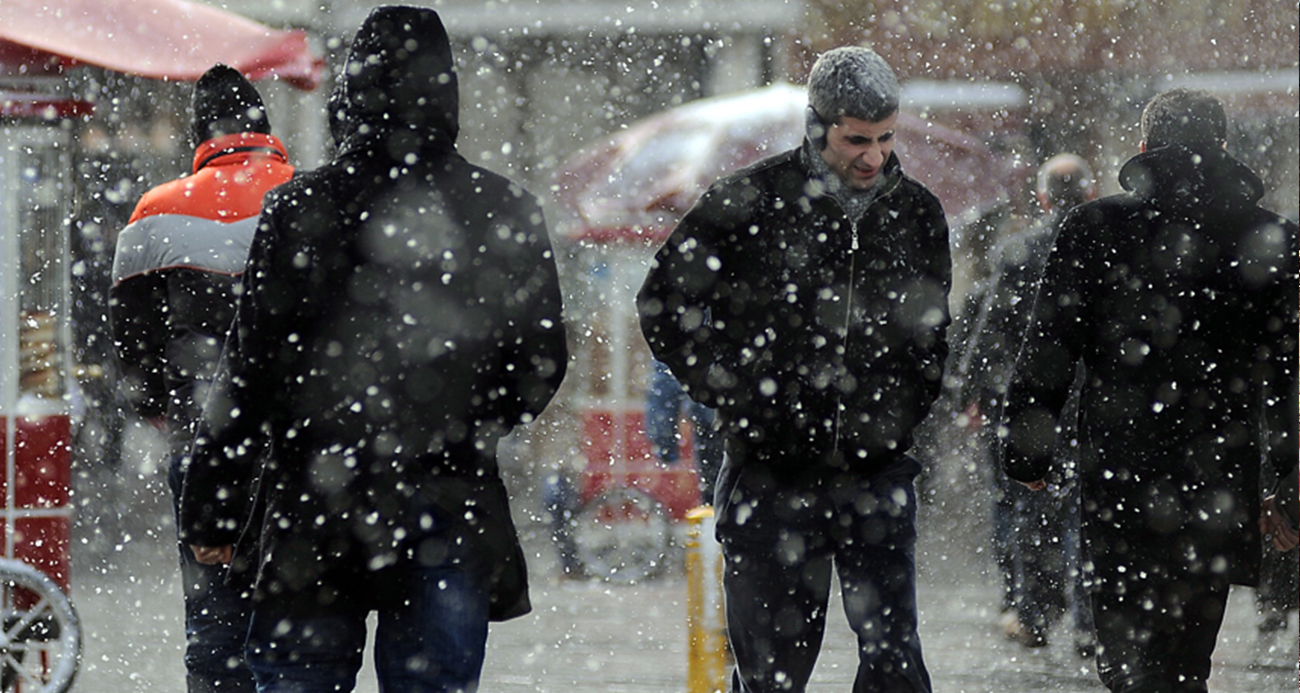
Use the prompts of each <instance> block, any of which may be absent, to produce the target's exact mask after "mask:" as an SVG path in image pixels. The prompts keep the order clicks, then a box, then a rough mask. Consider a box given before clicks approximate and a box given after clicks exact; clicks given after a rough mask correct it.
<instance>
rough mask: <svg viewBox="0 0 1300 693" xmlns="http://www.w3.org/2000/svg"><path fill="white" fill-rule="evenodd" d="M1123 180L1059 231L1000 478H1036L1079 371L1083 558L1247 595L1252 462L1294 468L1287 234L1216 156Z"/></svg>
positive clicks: (1255, 471) (1155, 166)
mask: <svg viewBox="0 0 1300 693" xmlns="http://www.w3.org/2000/svg"><path fill="white" fill-rule="evenodd" d="M1120 183H1121V185H1122V186H1123V187H1124V189H1125V190H1127V191H1128V192H1127V193H1125V194H1121V195H1115V196H1111V197H1107V198H1104V199H1102V200H1098V201H1095V202H1092V203H1088V204H1084V205H1081V206H1079V207H1076V208H1075V209H1074V210H1073V211H1071V212H1070V213H1069V214H1068V215H1067V216H1066V218H1065V220H1064V221H1063V223H1062V226H1061V229H1060V232H1059V234H1058V236H1057V241H1056V247H1055V248H1054V250H1053V252H1052V255H1051V258H1050V259H1049V261H1048V266H1047V269H1046V272H1045V274H1044V279H1043V284H1042V286H1041V288H1040V293H1039V295H1038V299H1037V302H1036V305H1035V315H1034V326H1033V327H1032V328H1031V329H1030V331H1029V333H1028V335H1027V341H1026V344H1025V347H1024V353H1023V355H1022V358H1021V362H1020V364H1019V365H1018V368H1017V375H1016V378H1015V380H1014V381H1013V384H1012V387H1011V392H1010V394H1009V395H1008V404H1007V412H1006V414H1007V419H1006V423H1007V425H1008V427H1009V428H1008V431H1009V439H1008V441H1007V444H1006V449H1005V453H1004V459H1003V465H1004V467H1005V469H1006V471H1007V474H1008V475H1009V476H1011V477H1012V478H1013V479H1017V480H1021V481H1032V480H1035V479H1041V478H1043V476H1044V474H1045V473H1046V472H1047V470H1048V469H1049V467H1050V465H1051V463H1052V458H1051V454H1050V451H1051V446H1052V444H1053V438H1054V437H1055V436H1054V434H1053V431H1054V428H1055V425H1056V421H1057V419H1058V417H1059V414H1060V411H1061V408H1062V406H1063V405H1064V403H1065V401H1066V398H1067V397H1068V396H1069V394H1070V391H1071V387H1070V383H1071V380H1072V378H1073V375H1074V368H1075V365H1076V364H1077V363H1082V364H1083V366H1084V368H1085V369H1086V377H1085V378H1084V381H1083V385H1082V392H1081V399H1080V405H1079V407H1080V414H1079V416H1080V418H1079V428H1080V430H1079V441H1080V468H1079V474H1080V481H1081V488H1082V494H1083V506H1084V536H1085V539H1086V540H1087V541H1088V542H1089V543H1090V545H1091V546H1092V547H1093V548H1094V560H1095V561H1106V562H1107V563H1106V565H1108V566H1110V567H1112V568H1113V567H1115V566H1121V565H1126V564H1133V563H1134V562H1137V561H1143V562H1145V563H1143V564H1144V565H1147V564H1150V563H1151V562H1154V563H1157V564H1162V565H1164V566H1165V567H1168V568H1170V569H1172V570H1186V571H1191V572H1193V573H1197V574H1201V575H1206V576H1210V575H1216V574H1217V575H1219V576H1221V577H1223V578H1226V579H1230V580H1232V581H1234V582H1239V583H1245V584H1251V583H1252V582H1253V581H1254V580H1255V579H1256V576H1257V572H1258V564H1259V557H1260V555H1261V547H1260V536H1259V529H1258V525H1257V519H1258V517H1259V509H1260V502H1259V501H1260V489H1259V483H1260V482H1259V478H1260V476H1259V472H1260V459H1261V455H1263V454H1267V455H1268V456H1269V458H1270V459H1271V460H1272V463H1273V464H1274V465H1275V466H1276V468H1277V470H1278V476H1279V478H1286V477H1288V476H1289V475H1291V474H1292V473H1294V471H1295V469H1296V452H1295V451H1296V445H1295V441H1294V440H1293V438H1294V436H1295V422H1296V413H1295V397H1294V394H1295V392H1296V371H1295V359H1296V331H1297V314H1296V313H1297V306H1296V282H1297V275H1296V252H1297V248H1296V225H1295V223H1293V222H1291V221H1289V220H1287V219H1285V218H1282V217H1279V216H1278V215H1276V214H1273V213H1271V212H1268V211H1266V210H1264V209H1261V208H1259V207H1258V206H1257V202H1258V200H1259V199H1260V197H1261V196H1262V195H1263V185H1262V183H1261V182H1260V180H1259V178H1258V177H1256V176H1255V174H1254V173H1252V172H1251V171H1250V170H1249V169H1248V168H1247V167H1246V166H1245V165H1243V164H1241V163H1240V162H1238V161H1237V160H1235V159H1233V158H1232V157H1231V156H1229V155H1228V154H1227V153H1226V152H1224V151H1223V150H1222V149H1221V148H1218V147H1203V148H1197V149H1195V150H1193V149H1188V148H1184V147H1181V146H1168V147H1163V148H1159V149H1155V150H1151V151H1148V152H1146V153H1143V154H1140V155H1138V156H1136V157H1134V158H1133V159H1131V160H1130V161H1128V162H1127V163H1126V164H1125V165H1124V167H1123V169H1122V170H1121V171H1120ZM1261 431H1263V432H1265V433H1266V434H1267V439H1264V438H1265V437H1266V436H1265V435H1263V434H1261ZM1283 492H1285V493H1289V494H1295V493H1296V490H1295V488H1294V487H1292V488H1290V489H1289V490H1286V491H1283ZM1292 497H1294V496H1292Z"/></svg>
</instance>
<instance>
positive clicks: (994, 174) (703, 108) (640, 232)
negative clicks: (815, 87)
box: [557, 84, 1015, 241]
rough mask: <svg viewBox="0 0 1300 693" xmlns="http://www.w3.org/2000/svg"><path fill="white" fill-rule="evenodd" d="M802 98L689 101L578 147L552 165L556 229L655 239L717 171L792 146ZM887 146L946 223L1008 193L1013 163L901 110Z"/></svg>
mask: <svg viewBox="0 0 1300 693" xmlns="http://www.w3.org/2000/svg"><path fill="white" fill-rule="evenodd" d="M807 104H808V99H807V94H806V92H805V90H804V89H803V88H802V87H797V86H794V85H791V84H776V85H773V86H770V87H764V88H762V89H755V90H752V91H746V92H741V93H738V94H729V95H726V96H720V97H716V98H710V99H702V100H699V101H693V102H691V103H689V104H686V105H684V106H681V107H679V108H674V109H671V110H668V111H664V112H662V113H658V114H656V115H653V116H650V117H648V118H646V119H644V120H641V121H639V122H637V123H635V124H634V125H632V126H630V127H628V128H627V129H626V130H623V131H621V132H619V133H617V134H615V135H613V136H612V137H610V138H608V139H607V140H605V141H603V142H600V143H599V144H597V145H595V146H593V147H589V148H587V149H584V150H583V151H581V152H579V153H578V154H576V155H574V156H573V157H572V158H570V159H569V160H568V161H567V162H565V164H564V165H563V166H561V168H560V169H559V172H558V173H557V183H558V185H559V199H560V202H561V204H562V205H563V206H564V207H565V209H566V211H567V212H568V213H569V215H570V216H571V217H572V218H571V219H566V220H562V222H561V227H562V230H563V233H564V235H565V236H566V237H568V238H570V239H575V240H579V239H587V240H594V241H614V240H636V239H640V240H648V241H656V240H662V238H663V237H664V236H665V235H666V234H667V233H668V232H669V231H671V229H672V226H673V225H674V224H675V223H676V221H677V220H678V219H680V218H681V216H682V215H683V214H684V213H685V212H686V210H688V209H689V208H690V206H691V205H692V204H693V203H694V202H695V200H696V198H698V197H699V196H700V194H702V193H703V192H704V190H705V188H707V187H708V185H709V184H710V183H712V182H713V181H714V180H716V179H717V178H718V177H720V176H722V175H724V174H726V173H728V172H730V171H733V170H736V169H737V168H740V167H743V166H745V165H748V164H750V163H753V162H756V161H758V160H760V159H762V158H765V157H767V156H771V155H773V154H776V153H778V152H781V151H784V150H786V149H790V148H793V147H795V146H798V144H799V143H800V142H801V141H802V140H803V136H804V111H805V107H806V106H807ZM895 151H897V152H898V157H899V160H900V161H901V162H902V165H903V170H904V171H905V172H906V173H908V174H909V175H911V176H912V177H914V178H916V179H918V180H920V181H921V182H922V183H924V184H925V185H926V186H927V187H929V188H930V189H931V190H932V191H934V193H935V194H936V195H938V196H939V199H940V201H942V202H943V206H944V210H945V211H947V213H948V217H949V220H950V221H951V222H953V223H954V225H958V224H960V223H962V222H964V221H968V220H970V219H972V218H974V217H975V216H977V215H979V214H980V213H981V212H983V211H986V210H987V209H989V208H990V207H992V206H995V205H997V204H999V203H1001V202H1003V201H1005V200H1006V199H1007V192H1006V191H1007V185H1006V181H1007V176H1008V174H1009V173H1010V172H1012V171H1013V170H1014V168H1015V167H1014V165H1013V164H1012V163H1010V162H1007V161H1005V160H1004V159H1003V158H1002V157H999V156H998V155H996V154H994V153H993V152H992V151H991V150H990V149H989V148H988V147H986V146H985V145H984V144H983V143H982V142H979V141H978V140H976V139H974V138H972V137H970V136H968V135H965V134H963V133H961V132H958V131H956V130H953V129H951V128H948V127H945V126H943V125H940V124H938V123H935V122H933V121H929V120H923V119H921V118H918V117H916V116H914V115H911V114H909V113H907V112H903V113H901V114H900V115H899V119H898V130H897V134H896V136H895Z"/></svg>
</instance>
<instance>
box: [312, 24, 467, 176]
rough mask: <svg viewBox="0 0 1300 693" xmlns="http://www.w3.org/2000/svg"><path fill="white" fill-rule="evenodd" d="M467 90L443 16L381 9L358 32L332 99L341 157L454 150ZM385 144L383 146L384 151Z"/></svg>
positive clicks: (332, 119) (332, 127) (333, 128)
mask: <svg viewBox="0 0 1300 693" xmlns="http://www.w3.org/2000/svg"><path fill="white" fill-rule="evenodd" d="M459 114H460V88H459V85H458V84H457V81H456V72H455V62H454V61H453V59H452V56H451V42H450V40H449V39H448V38H447V30H446V29H445V28H444V27H443V25H442V20H441V19H440V18H439V17H438V13H437V12H435V11H433V10H431V9H427V8H420V7H403V6H389V7H379V8H376V9H375V10H374V11H372V12H371V13H370V16H368V17H366V20H365V22H363V23H362V24H361V28H360V29H358V30H357V34H356V37H355V38H354V39H353V42H352V49H351V50H350V51H349V52H348V58H347V61H346V62H345V63H344V66H343V72H342V74H341V75H340V76H339V78H338V83H337V84H336V86H335V88H334V92H333V93H332V94H331V95H330V130H331V131H332V133H333V135H334V140H335V142H336V143H337V144H338V147H339V152H340V153H350V152H354V151H357V150H358V149H364V150H369V151H374V152H376V153H378V152H387V154H388V155H389V156H391V157H393V158H396V159H400V158H401V157H402V156H403V155H404V154H405V153H407V152H412V151H420V150H428V149H429V148H430V147H434V148H437V149H451V148H453V147H454V146H455V142H456V135H457V134H458V132H459V130H460V125H459ZM380 143H382V145H383V146H382V147H378V146H377V145H379V144H380Z"/></svg>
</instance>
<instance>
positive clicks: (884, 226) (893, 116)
mask: <svg viewBox="0 0 1300 693" xmlns="http://www.w3.org/2000/svg"><path fill="white" fill-rule="evenodd" d="M898 95H899V87H898V82H897V79H896V78H895V76H894V72H893V70H892V69H891V68H890V67H889V65H888V63H886V62H885V61H884V59H882V58H881V57H880V56H879V55H877V54H876V53H874V52H872V51H870V50H868V49H865V48H838V49H835V50H832V51H829V52H827V53H825V54H824V55H822V56H821V57H820V58H819V59H818V60H817V63H816V64H815V65H814V67H813V69H812V73H811V75H810V77H809V82H808V97H809V112H808V134H807V137H806V138H805V141H804V143H803V145H802V146H801V147H799V148H796V149H793V150H791V151H787V152H784V153H781V154H777V155H776V156H773V157H771V158H768V159H766V160H764V161H761V162H759V163H757V164H755V165H753V166H750V167H748V168H745V169H743V170H740V171H738V172H735V173H733V174H731V175H728V176H726V177H724V178H722V179H720V180H719V181H717V182H716V183H714V184H713V185H712V186H711V187H710V188H709V189H708V190H707V191H706V192H705V193H704V195H703V196H702V197H701V199H700V200H699V201H698V202H697V203H696V205H695V206H694V207H693V208H692V209H691V210H690V211H689V212H688V213H687V214H686V216H685V217H684V218H683V219H682V221H681V222H680V223H679V224H678V225H677V227H676V228H675V229H674V230H673V233H672V235H671V236H670V237H669V238H668V240H667V242H665V244H664V245H663V247H662V248H661V249H660V250H659V251H658V253H657V254H656V255H655V258H654V262H653V264H652V266H651V270H650V273H649V276H648V277H647V278H646V280H645V283H644V285H643V286H642V287H641V291H640V294H639V295H638V306H639V310H640V315H641V328H642V331H643V332H644V334H645V337H646V339H647V341H648V342H649V344H650V348H651V350H652V351H653V352H654V355H655V357H656V358H657V359H659V360H660V361H663V362H664V363H666V364H667V365H668V367H669V368H670V369H671V370H672V372H673V375H674V376H676V377H677V379H678V380H679V381H680V382H681V383H682V384H683V385H684V386H685V387H686V388H687V392H688V394H689V396H690V397H691V398H692V399H694V400H695V401H697V402H700V403H702V404H706V405H709V406H711V407H715V408H716V409H717V411H718V416H719V417H720V418H721V424H720V430H722V431H723V434H724V436H725V440H726V459H725V461H724V462H723V470H722V473H721V474H720V475H719V479H718V481H717V490H716V493H715V500H716V505H715V507H716V508H717V517H718V521H717V535H718V539H719V540H720V541H721V543H722V550H723V554H724V556H725V558H726V568H725V572H724V577H723V587H724V591H725V595H726V614H727V628H728V634H729V638H730V643H731V646H732V649H733V652H734V654H735V660H736V668H735V672H734V675H733V689H734V690H735V691H744V692H747V693H748V692H758V691H763V692H766V691H794V692H798V691H802V690H804V687H805V686H806V685H807V682H808V678H809V676H810V674H811V673H812V668H813V664H814V662H815V661H816V658H817V654H818V650H819V649H820V646H821V639H822V634H823V632H824V628H825V622H826V607H827V600H828V599H829V593H830V587H831V571H832V570H836V571H837V572H838V575H839V579H840V583H841V585H842V589H843V594H844V605H845V612H846V614H847V616H848V620H849V625H850V626H851V627H852V628H853V630H854V631H855V632H856V633H857V637H858V644H859V666H858V672H857V680H856V683H855V684H854V690H856V691H929V690H930V678H929V673H928V672H927V670H926V667H925V663H924V661H923V658H922V654H921V642H920V638H919V637H918V635H917V628H916V626H917V610H916V594H915V591H916V590H915V575H916V566H915V540H916V528H915V517H916V493H915V488H914V485H913V481H914V479H915V477H916V475H917V474H918V472H919V471H920V468H921V466H920V463H919V462H918V461H917V460H916V459H914V458H913V457H911V456H909V455H908V454H907V451H908V449H909V447H910V446H911V445H912V441H913V437H914V436H913V430H914V429H915V428H916V426H917V424H918V423H919V422H920V421H921V420H922V419H923V418H924V417H925V416H926V415H927V413H928V412H929V410H930V407H931V405H932V404H933V402H934V400H935V398H936V396H937V395H938V393H939V388H940V379H941V376H942V370H943V363H944V359H945V358H946V356H947V351H948V348H947V342H946V340H945V332H946V329H947V326H948V324H949V322H950V320H949V315H948V292H949V288H950V286H951V259H950V255H949V250H948V225H947V221H946V220H945V218H944V213H943V209H942V207H941V205H940V204H939V201H938V199H937V198H936V197H935V196H934V195H933V194H932V193H931V192H930V191H929V190H927V189H926V188H925V187H924V186H923V185H921V184H920V183H918V182H917V181H916V180H914V179H912V178H910V177H908V176H907V175H906V174H904V172H903V167H902V164H901V163H900V161H899V158H898V156H897V155H896V154H895V153H894V151H893V136H894V131H895V125H896V123H897V117H898Z"/></svg>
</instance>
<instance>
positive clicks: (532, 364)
mask: <svg viewBox="0 0 1300 693" xmlns="http://www.w3.org/2000/svg"><path fill="white" fill-rule="evenodd" d="M514 226H515V227H516V230H517V231H518V233H515V234H511V238H512V239H516V240H512V241H510V242H518V243H523V244H524V245H525V248H524V249H523V252H522V253H513V252H512V253H508V254H507V255H508V256H509V257H511V258H518V259H522V262H520V261H513V262H511V264H510V267H509V268H508V270H507V273H508V274H507V276H508V279H507V283H508V287H509V289H508V291H509V292H510V297H509V298H507V299H506V306H505V315H506V320H505V333H504V337H503V343H502V347H503V349H502V362H501V363H498V364H495V369H494V370H493V371H491V372H496V373H499V374H501V377H502V379H503V380H502V383H501V387H499V388H497V391H498V392H499V393H502V394H501V396H500V397H499V399H498V400H497V401H496V402H495V404H494V406H493V407H492V409H493V410H494V413H495V414H496V415H498V416H499V417H500V419H501V420H502V423H503V424H505V425H506V426H507V427H511V426H515V425H518V424H521V423H527V422H529V421H531V420H532V419H534V418H536V417H537V416H538V415H539V414H541V413H542V410H543V409H545V408H546V406H547V404H549V403H550V401H551V399H552V398H553V397H554V396H555V393H556V392H557V391H558V390H559V387H560V383H561V382H562V381H563V380H564V374H565V373H566V371H567V369H568V362H569V350H568V343H567V337H566V334H565V328H564V316H563V299H562V296H561V293H560V278H559V270H558V269H557V266H556V262H555V252H554V250H553V249H552V247H551V242H550V238H549V235H548V234H547V230H546V222H545V221H544V220H543V217H542V209H541V206H540V205H539V204H538V203H537V202H536V200H535V199H533V198H532V197H531V196H528V203H527V204H526V205H525V206H524V209H523V211H522V212H521V213H520V214H519V215H518V216H517V217H516V218H515V221H514Z"/></svg>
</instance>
